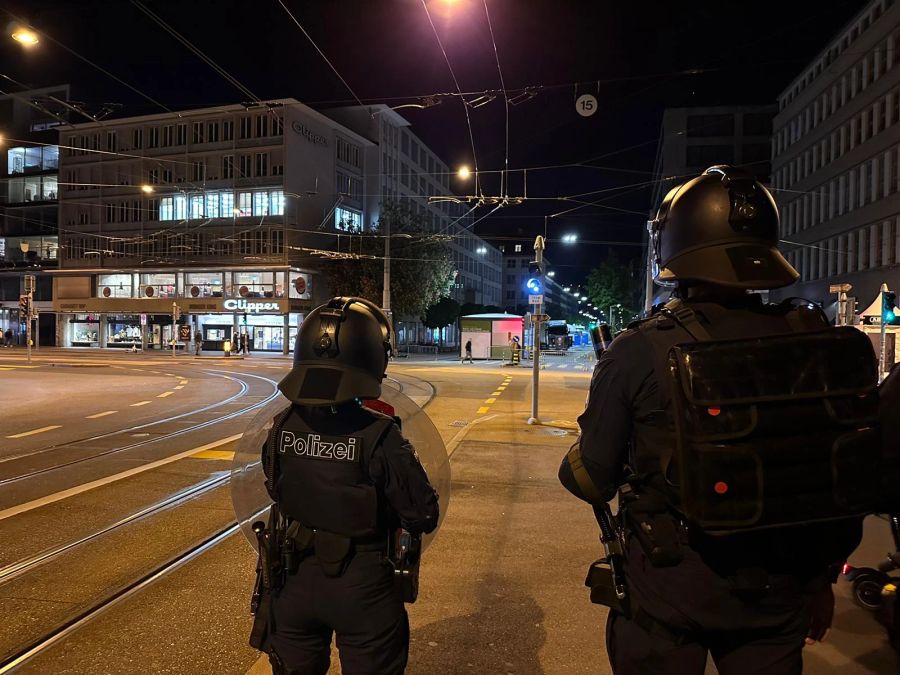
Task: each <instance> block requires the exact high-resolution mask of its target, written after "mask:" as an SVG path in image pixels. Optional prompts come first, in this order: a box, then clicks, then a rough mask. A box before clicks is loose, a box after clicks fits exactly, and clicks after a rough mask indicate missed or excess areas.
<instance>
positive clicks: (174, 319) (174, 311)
mask: <svg viewBox="0 0 900 675" xmlns="http://www.w3.org/2000/svg"><path fill="white" fill-rule="evenodd" d="M177 322H178V303H177V302H175V301H174V300H173V301H172V356H173V357H174V356H175V348H176V347H177V346H178V326H177V325H176V323H177Z"/></svg>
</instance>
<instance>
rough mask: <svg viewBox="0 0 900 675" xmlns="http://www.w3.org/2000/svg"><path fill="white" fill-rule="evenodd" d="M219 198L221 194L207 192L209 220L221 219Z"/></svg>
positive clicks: (207, 215) (207, 214)
mask: <svg viewBox="0 0 900 675" xmlns="http://www.w3.org/2000/svg"><path fill="white" fill-rule="evenodd" d="M219 197H220V193H218V192H207V193H206V217H207V218H219V213H220V210H219Z"/></svg>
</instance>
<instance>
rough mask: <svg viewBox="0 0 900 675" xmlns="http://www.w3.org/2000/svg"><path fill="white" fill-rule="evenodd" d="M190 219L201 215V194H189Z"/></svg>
mask: <svg viewBox="0 0 900 675" xmlns="http://www.w3.org/2000/svg"><path fill="white" fill-rule="evenodd" d="M190 217H191V218H192V219H197V218H202V217H203V195H191V215H190Z"/></svg>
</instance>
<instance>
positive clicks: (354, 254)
mask: <svg viewBox="0 0 900 675" xmlns="http://www.w3.org/2000/svg"><path fill="white" fill-rule="evenodd" d="M386 232H390V236H391V242H390V247H391V253H390V255H391V310H392V312H393V315H394V318H395V319H398V318H400V317H410V316H415V317H417V316H421V315H423V314H424V313H425V311H426V310H427V309H428V307H429V306H431V305H433V304H435V303H437V302H438V301H439V300H440V299H441V298H442V297H444V296H446V295H447V294H448V293H449V290H450V284H451V283H452V281H453V270H454V265H453V258H452V256H451V253H450V247H449V245H448V244H447V238H446V237H443V236H441V235H437V234H434V233H433V232H432V231H431V228H430V227H429V226H428V224H427V222H426V220H425V218H424V216H421V215H418V214H415V213H411V212H410V211H409V210H407V209H404V208H401V207H399V206H396V205H391V204H389V205H386V206H385V207H384V208H383V210H382V213H381V218H380V219H379V221H378V222H377V223H376V224H375V226H374V227H373V228H372V229H371V230H366V231H362V232H352V233H351V234H349V235H348V239H349V241H350V244H349V251H348V252H347V253H346V254H344V255H341V256H339V257H335V258H333V259H330V260H327V261H326V262H325V265H324V271H325V275H326V277H327V279H328V282H329V283H330V285H331V287H332V288H333V289H334V292H335V293H336V294H338V295H360V296H362V297H364V298H367V299H368V300H371V301H372V302H374V303H376V304H378V305H381V300H382V288H383V282H384V234H385V233H386Z"/></svg>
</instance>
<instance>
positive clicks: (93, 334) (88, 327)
mask: <svg viewBox="0 0 900 675" xmlns="http://www.w3.org/2000/svg"><path fill="white" fill-rule="evenodd" d="M68 333H69V335H68V338H69V344H70V345H72V346H73V347H99V346H100V322H99V321H97V318H96V317H95V316H92V315H90V314H76V315H75V317H74V318H72V319H70V320H69V328H68Z"/></svg>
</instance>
